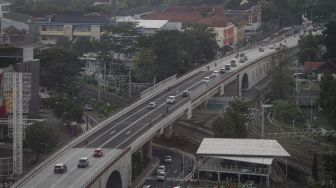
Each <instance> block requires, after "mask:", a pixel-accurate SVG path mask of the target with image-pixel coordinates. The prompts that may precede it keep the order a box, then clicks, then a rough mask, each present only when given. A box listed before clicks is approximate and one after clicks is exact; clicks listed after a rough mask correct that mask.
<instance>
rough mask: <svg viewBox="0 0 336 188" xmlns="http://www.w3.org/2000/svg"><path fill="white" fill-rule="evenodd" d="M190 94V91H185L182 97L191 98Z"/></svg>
mask: <svg viewBox="0 0 336 188" xmlns="http://www.w3.org/2000/svg"><path fill="white" fill-rule="evenodd" d="M189 95H190V93H189V91H188V90H185V91H183V93H182V97H189Z"/></svg>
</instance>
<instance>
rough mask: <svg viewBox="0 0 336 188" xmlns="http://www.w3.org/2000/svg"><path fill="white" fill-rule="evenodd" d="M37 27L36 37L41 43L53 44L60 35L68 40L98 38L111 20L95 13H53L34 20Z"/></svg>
mask: <svg viewBox="0 0 336 188" xmlns="http://www.w3.org/2000/svg"><path fill="white" fill-rule="evenodd" d="M35 24H36V25H37V27H38V38H39V41H40V42H41V43H44V44H55V43H56V41H57V40H58V39H60V38H62V37H66V38H68V39H69V40H76V39H77V38H81V37H87V38H90V39H100V37H101V35H102V34H103V33H104V28H105V27H106V26H109V25H111V24H112V22H111V20H110V19H108V18H106V17H104V16H101V15H99V14H97V13H93V14H86V15H82V14H81V15H78V14H54V15H50V16H48V17H47V18H46V19H44V20H42V21H38V22H35Z"/></svg>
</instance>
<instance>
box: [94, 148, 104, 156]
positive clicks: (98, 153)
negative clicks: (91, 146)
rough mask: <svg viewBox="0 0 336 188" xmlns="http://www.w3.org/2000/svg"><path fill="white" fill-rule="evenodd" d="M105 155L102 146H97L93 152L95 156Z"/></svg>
mask: <svg viewBox="0 0 336 188" xmlns="http://www.w3.org/2000/svg"><path fill="white" fill-rule="evenodd" d="M103 155H104V153H103V150H102V149H101V148H97V149H95V150H94V152H93V157H102V156H103Z"/></svg>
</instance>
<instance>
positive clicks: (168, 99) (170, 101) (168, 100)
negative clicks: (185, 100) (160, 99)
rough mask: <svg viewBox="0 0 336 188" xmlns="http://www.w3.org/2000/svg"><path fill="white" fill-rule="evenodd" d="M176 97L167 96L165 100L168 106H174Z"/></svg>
mask: <svg viewBox="0 0 336 188" xmlns="http://www.w3.org/2000/svg"><path fill="white" fill-rule="evenodd" d="M175 99H176V96H169V97H168V98H167V103H168V104H174V103H175Z"/></svg>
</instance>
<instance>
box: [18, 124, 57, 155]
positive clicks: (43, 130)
mask: <svg viewBox="0 0 336 188" xmlns="http://www.w3.org/2000/svg"><path fill="white" fill-rule="evenodd" d="M25 131H26V136H25V139H24V144H25V145H26V146H27V147H28V148H29V149H31V150H32V151H33V152H34V153H35V154H36V160H37V161H38V160H39V158H40V155H41V154H44V153H48V151H50V150H52V149H54V148H55V147H56V145H57V137H56V135H55V134H54V132H53V131H52V130H51V129H50V128H48V127H46V126H44V125H42V124H41V123H34V124H33V125H30V126H29V127H28V128H27V129H26V130H25Z"/></svg>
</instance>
